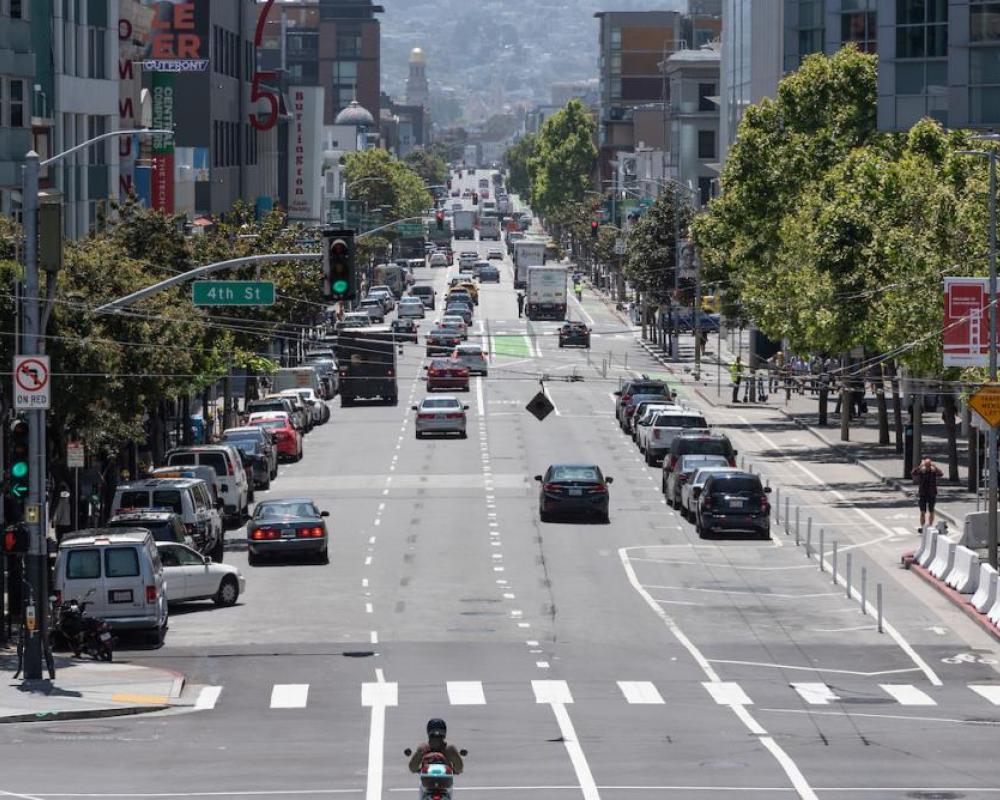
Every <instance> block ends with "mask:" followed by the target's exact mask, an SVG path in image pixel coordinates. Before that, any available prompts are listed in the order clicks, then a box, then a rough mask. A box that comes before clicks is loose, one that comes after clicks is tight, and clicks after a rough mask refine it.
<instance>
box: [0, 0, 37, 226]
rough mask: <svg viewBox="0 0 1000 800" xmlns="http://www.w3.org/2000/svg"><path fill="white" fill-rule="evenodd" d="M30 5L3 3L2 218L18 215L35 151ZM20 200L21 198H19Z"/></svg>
mask: <svg viewBox="0 0 1000 800" xmlns="http://www.w3.org/2000/svg"><path fill="white" fill-rule="evenodd" d="M29 9H30V3H28V2H21V3H10V2H6V3H5V2H3V0H0V214H4V215H16V214H17V213H18V212H19V205H18V204H17V203H15V200H14V196H15V192H18V191H19V189H20V186H21V164H22V163H24V155H25V153H27V152H28V151H29V150H30V149H31V148H32V141H31V118H32V117H33V116H34V115H35V114H34V110H33V109H32V108H31V103H32V99H33V97H34V89H33V87H34V83H35V55H34V51H33V47H32V42H31V23H30V21H29V18H28V15H29V13H30V12H29ZM18 196H19V195H18Z"/></svg>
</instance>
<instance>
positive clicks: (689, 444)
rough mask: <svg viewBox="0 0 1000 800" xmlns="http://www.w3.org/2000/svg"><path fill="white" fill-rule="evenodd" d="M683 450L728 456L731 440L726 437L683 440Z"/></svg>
mask: <svg viewBox="0 0 1000 800" xmlns="http://www.w3.org/2000/svg"><path fill="white" fill-rule="evenodd" d="M680 447H681V450H682V451H683V450H687V451H688V452H689V453H691V452H697V453H699V454H704V455H716V456H728V455H729V442H727V441H725V440H724V439H689V440H681V444H680Z"/></svg>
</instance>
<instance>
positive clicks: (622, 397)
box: [615, 378, 674, 430]
mask: <svg viewBox="0 0 1000 800" xmlns="http://www.w3.org/2000/svg"><path fill="white" fill-rule="evenodd" d="M637 394H645V395H649V396H657V397H662V398H663V399H664V400H665V401H668V402H670V401H672V400H673V399H674V393H673V392H672V391H671V390H670V387H669V386H667V384H666V383H664V382H663V381H658V380H652V379H650V378H642V379H637V380H630V381H625V382H624V383H623V384H622V388H621V389H619V390H618V391H617V392H615V416H616V417H617V418H618V424H619V425H620V426H621V429H622V430H625V429H626V428H625V426H626V423H625V409H626V408H627V407H628V406H629V404H630V402H631V400H632V397H633V396H634V395H637Z"/></svg>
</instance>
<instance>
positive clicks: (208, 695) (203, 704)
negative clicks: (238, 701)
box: [194, 686, 222, 711]
mask: <svg viewBox="0 0 1000 800" xmlns="http://www.w3.org/2000/svg"><path fill="white" fill-rule="evenodd" d="M221 694H222V687H221V686H203V687H202V688H201V691H200V692H198V699H197V700H195V701H194V710H195V711H210V710H211V709H213V708H215V704H216V703H218V702H219V695H221Z"/></svg>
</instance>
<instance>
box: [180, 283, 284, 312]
mask: <svg viewBox="0 0 1000 800" xmlns="http://www.w3.org/2000/svg"><path fill="white" fill-rule="evenodd" d="M191 294H192V296H193V298H194V304H195V305H196V306H273V305H274V284H273V283H272V282H271V281H195V282H194V283H193V284H192V285H191Z"/></svg>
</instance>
